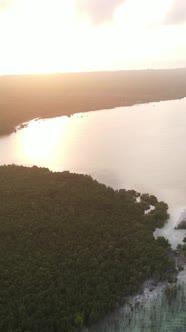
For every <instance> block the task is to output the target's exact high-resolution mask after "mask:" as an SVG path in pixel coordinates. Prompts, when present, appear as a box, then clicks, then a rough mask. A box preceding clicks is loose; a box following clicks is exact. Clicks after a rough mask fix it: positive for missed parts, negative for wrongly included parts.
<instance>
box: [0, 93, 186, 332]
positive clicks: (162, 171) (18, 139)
mask: <svg viewBox="0 0 186 332" xmlns="http://www.w3.org/2000/svg"><path fill="white" fill-rule="evenodd" d="M0 152H1V153H0V164H11V163H15V164H21V165H26V166H31V165H38V166H45V167H48V168H50V169H51V170H60V171H62V170H70V171H72V172H77V173H86V174H90V175H92V176H93V177H94V178H96V179H97V180H99V181H100V182H103V183H105V184H107V185H110V186H112V187H114V188H122V187H124V188H133V189H136V190H138V191H140V192H148V193H152V194H155V195H156V196H157V197H158V199H160V200H164V201H165V202H167V203H168V204H169V207H170V210H169V211H170V220H169V222H168V224H167V225H166V226H165V227H164V229H163V230H161V231H157V234H163V235H164V236H165V237H167V238H168V239H169V240H170V241H171V243H172V245H173V247H175V246H176V245H177V244H178V243H179V242H181V241H182V239H183V237H184V235H185V232H183V231H174V226H175V225H176V223H177V222H178V219H179V216H180V214H181V213H182V212H183V211H184V210H185V209H186V98H185V99H182V100H175V101H166V102H160V103H150V104H144V105H136V106H133V107H122V108H117V109H112V110H102V111H97V112H89V113H83V114H76V115H74V116H72V117H70V118H68V117H60V118H55V119H47V120H37V121H31V122H30V123H29V124H28V127H27V128H24V129H22V130H18V131H17V133H14V134H12V135H10V136H7V137H3V138H1V139H0ZM183 279H184V278H183ZM185 279H186V278H185ZM185 279H184V280H185ZM182 284H183V285H184V286H182V290H184V291H185V288H186V285H185V283H184V282H183V283H182ZM182 294H185V293H184V292H183V291H182ZM158 301H159V300H158ZM158 301H157V300H156V299H155V300H152V301H151V305H152V308H154V306H155V307H156V308H160V307H161V306H163V307H164V308H165V304H161V303H160V302H158ZM163 301H164V300H162V303H164V302H163ZM178 303H179V306H178ZM181 303H182V310H181V304H180V302H179V301H178V300H177V306H176V304H175V306H174V307H175V308H178V307H179V312H182V314H181V316H179V315H178V313H177V312H176V309H175V318H174V328H177V329H173V328H172V330H171V329H169V328H170V326H169V327H168V328H167V330H165V329H163V327H161V326H160V327H158V330H159V331H160V332H161V331H162V332H163V331H168V330H169V331H182V329H181V328H182V327H183V322H182V321H181V319H182V320H183V316H184V315H185V316H186V313H185V308H184V305H185V304H186V303H185V302H184V301H182V302H181ZM183 303H184V305H183ZM166 308H167V309H166V317H167V318H166V319H167V322H168V317H169V318H172V319H173V316H172V314H171V312H172V310H173V309H172V307H170V308H169V306H168V305H167V307H166ZM140 310H141V311H140ZM140 310H139V309H138V311H137V312H138V315H142V316H143V314H144V313H145V312H147V311H148V310H146V308H142V309H140ZM158 310H159V309H158ZM148 312H149V311H148ZM153 312H154V309H153ZM133 315H134V314H133ZM136 315H137V314H136ZM149 315H151V313H149ZM142 316H141V317H142ZM136 317H138V316H135V315H134V316H133V318H131V321H134V325H133V326H132V325H131V327H130V326H129V327H128V328H127V329H126V327H125V328H124V325H122V324H123V322H124V320H123V319H121V318H120V320H119V323H118V325H117V327H112V329H111V330H110V331H116V332H118V331H127V332H128V331H130V332H133V331H145V332H146V331H147V332H148V331H150V330H149V326H146V327H143V328H142V327H140V325H139V323H137V321H138V322H139V319H137V320H136ZM149 317H151V316H149ZM158 317H159V316H157V317H156V318H154V319H155V320H156V321H157V320H158V319H159V318H158ZM179 317H181V318H179ZM150 320H151V318H149V319H148V321H150ZM176 320H178V321H179V322H180V325H179V323H178V322H177V323H175V322H176ZM167 324H168V323H167ZM170 324H171V323H170ZM175 324H178V325H177V326H178V327H175ZM172 326H173V323H172ZM164 328H165V320H164ZM183 328H184V330H183V331H186V326H185V327H183ZM155 329H156V327H155ZM107 330H108V329H107ZM152 331H154V330H152ZM155 331H156V330H155Z"/></svg>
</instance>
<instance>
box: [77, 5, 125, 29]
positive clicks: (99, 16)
mask: <svg viewBox="0 0 186 332" xmlns="http://www.w3.org/2000/svg"><path fill="white" fill-rule="evenodd" d="M124 1H125V0H77V5H78V9H79V10H80V11H83V12H85V13H86V14H87V15H88V16H89V17H90V18H91V19H92V21H93V22H94V23H95V24H99V23H102V22H105V21H109V20H111V19H112V17H113V14H114V11H115V10H116V8H117V7H118V6H119V5H120V4H122V3H123V2H124Z"/></svg>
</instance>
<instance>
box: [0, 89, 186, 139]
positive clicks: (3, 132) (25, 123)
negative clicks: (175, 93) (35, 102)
mask: <svg viewBox="0 0 186 332" xmlns="http://www.w3.org/2000/svg"><path fill="white" fill-rule="evenodd" d="M184 98H186V95H185V96H183V97H178V98H177V97H174V98H168V99H157V100H140V101H138V102H134V103H125V104H121V105H115V106H114V105H110V106H103V107H100V108H99V107H98V108H95V109H84V110H79V111H78V112H76V111H74V112H72V113H68V112H59V113H57V114H53V115H52V114H48V115H47V114H46V115H44V116H38V117H32V118H29V119H26V118H25V119H24V120H23V121H22V122H19V123H16V124H14V126H11V127H9V128H8V129H7V130H6V129H5V130H1V129H0V138H2V137H6V136H9V135H11V134H13V133H16V132H17V131H18V130H21V129H24V128H26V127H27V126H28V123H29V122H30V121H38V120H47V119H54V118H57V117H62V116H67V117H71V116H73V115H75V114H81V113H89V112H99V111H102V110H111V109H115V108H116V109H117V108H120V107H132V106H135V105H145V104H150V103H160V102H163V101H171V100H181V99H184ZM5 128H6V127H5Z"/></svg>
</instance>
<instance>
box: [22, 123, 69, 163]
mask: <svg viewBox="0 0 186 332" xmlns="http://www.w3.org/2000/svg"><path fill="white" fill-rule="evenodd" d="M51 123H52V125H51ZM68 124H69V118H68V117H65V116H64V117H61V118H60V119H59V118H54V119H50V121H48V120H46V121H43V120H42V121H41V122H40V121H35V120H33V121H31V122H30V123H29V125H28V127H27V128H25V129H22V130H21V131H20V132H19V140H18V151H17V152H18V155H20V158H22V156H24V158H25V159H26V160H27V162H28V164H29V165H34V164H35V165H36V164H37V165H39V166H44V165H46V163H47V164H49V165H50V164H51V166H52V163H53V160H55V162H57V160H58V158H60V159H62V156H61V155H60V152H59V151H61V150H63V149H62V147H60V148H59V146H58V144H59V142H60V141H62V142H63V143H64V144H65V142H66V141H68V140H69V135H67V132H68V130H67V129H68Z"/></svg>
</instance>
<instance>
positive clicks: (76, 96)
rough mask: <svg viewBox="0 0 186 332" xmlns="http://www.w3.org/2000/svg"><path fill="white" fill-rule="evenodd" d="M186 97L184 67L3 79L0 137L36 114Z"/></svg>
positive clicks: (1, 79)
mask: <svg viewBox="0 0 186 332" xmlns="http://www.w3.org/2000/svg"><path fill="white" fill-rule="evenodd" d="M185 96H186V69H174V70H141V71H118V72H94V73H76V74H54V75H30V76H29V75H28V76H3V77H0V135H4V134H9V133H11V132H13V131H14V129H15V126H17V125H18V124H20V123H22V122H25V121H28V120H31V119H33V118H38V117H41V118H48V117H54V116H60V115H71V114H73V113H78V112H88V111H92V110H99V109H104V108H105V109H106V108H113V107H117V106H126V105H133V104H136V103H146V102H151V101H160V100H168V99H178V98H182V97H185Z"/></svg>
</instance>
